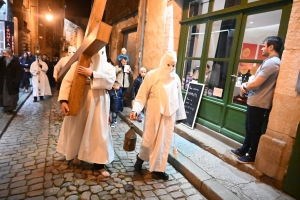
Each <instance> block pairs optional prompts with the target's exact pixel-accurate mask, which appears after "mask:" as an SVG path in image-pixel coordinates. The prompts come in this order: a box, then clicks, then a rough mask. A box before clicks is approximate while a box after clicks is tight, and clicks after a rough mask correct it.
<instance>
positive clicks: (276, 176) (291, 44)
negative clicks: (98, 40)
mask: <svg viewBox="0 0 300 200" xmlns="http://www.w3.org/2000/svg"><path fill="white" fill-rule="evenodd" d="M123 2H124V4H126V2H127V3H128V1H123ZM195 2H196V1H195ZM248 2H254V1H248ZM183 4H184V2H183V0H168V1H160V0H151V1H149V0H148V1H147V0H140V1H139V3H138V5H136V6H138V7H137V12H136V11H135V10H134V9H133V11H132V12H131V13H125V14H124V15H123V16H122V17H120V18H119V19H117V20H114V19H109V18H108V17H106V18H105V20H107V21H106V22H107V23H109V24H111V25H112V26H113V32H112V35H111V40H110V43H109V54H110V56H111V58H112V60H113V61H114V62H115V61H116V57H117V55H118V54H119V53H120V50H121V48H122V47H123V45H124V37H123V35H124V34H123V33H124V29H125V30H126V28H127V27H128V28H130V27H131V26H132V27H134V26H135V27H137V30H136V34H137V37H136V52H137V53H136V58H135V63H134V64H132V63H130V64H131V65H134V74H135V76H137V74H138V68H139V67H140V66H144V67H146V68H147V69H148V70H151V69H154V68H157V67H158V66H159V62H160V58H161V56H162V55H163V53H164V52H165V51H166V50H167V49H173V50H175V51H177V52H179V55H178V57H184V56H183V55H182V53H183V52H180V51H178V49H179V43H180V38H183V39H184V37H185V36H182V35H180V29H181V24H180V21H181V20H182V15H183V12H184V9H186V8H183ZM285 9H289V6H286V8H285ZM108 10H109V7H108ZM299 10H300V1H299V0H294V1H293V3H292V11H291V16H290V20H289V25H288V28H287V35H286V42H285V50H284V53H283V57H282V64H281V66H280V73H279V77H278V80H277V85H276V91H275V96H274V99H273V108H272V111H271V114H270V116H269V123H268V126H267V131H266V134H264V135H263V136H262V137H261V140H260V144H259V149H258V154H257V159H256V162H255V168H256V170H257V171H258V172H259V173H260V174H261V176H267V177H268V178H267V179H268V182H269V183H271V184H272V185H274V186H276V187H279V188H281V187H282V184H283V181H284V178H285V175H286V172H287V169H288V166H289V164H290V157H291V154H292V152H293V144H294V141H295V138H296V136H297V135H296V134H297V127H298V124H299V122H300V98H299V93H297V92H296V91H295V87H296V83H297V79H298V72H299V70H300V67H299V62H300V60H299V58H300V43H299V42H300V37H299V34H298V33H299V25H298V22H299V19H300V12H299ZM135 13H137V14H135ZM133 25H134V26H133ZM177 67H178V66H177ZM298 137H299V136H298Z"/></svg>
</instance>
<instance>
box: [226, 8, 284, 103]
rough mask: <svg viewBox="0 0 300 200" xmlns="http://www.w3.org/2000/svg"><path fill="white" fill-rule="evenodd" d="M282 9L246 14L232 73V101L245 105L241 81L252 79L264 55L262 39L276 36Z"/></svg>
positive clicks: (245, 98)
mask: <svg viewBox="0 0 300 200" xmlns="http://www.w3.org/2000/svg"><path fill="white" fill-rule="evenodd" d="M281 15H282V10H274V11H269V12H264V13H259V14H252V15H248V16H246V18H247V19H246V27H245V30H244V36H243V37H240V38H241V40H242V47H241V50H240V52H238V54H237V56H238V58H237V60H238V63H237V66H238V67H237V68H236V69H235V72H234V73H233V75H232V78H234V79H235V80H234V81H233V82H232V84H233V85H234V86H232V87H233V88H234V89H233V93H232V100H231V102H232V103H235V104H240V105H246V101H247V97H242V96H240V94H239V90H240V89H239V88H240V86H241V84H242V83H244V82H248V81H251V80H253V78H254V75H255V72H256V70H257V68H258V67H259V66H260V64H261V63H262V61H263V60H264V59H265V57H263V56H262V51H261V49H262V46H263V45H262V44H263V40H264V39H265V38H266V37H268V36H277V35H278V32H279V25H280V20H281Z"/></svg>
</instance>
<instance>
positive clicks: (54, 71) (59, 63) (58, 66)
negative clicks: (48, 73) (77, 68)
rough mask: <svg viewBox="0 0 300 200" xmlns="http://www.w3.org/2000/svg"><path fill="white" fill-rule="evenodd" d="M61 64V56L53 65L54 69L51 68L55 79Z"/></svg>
mask: <svg viewBox="0 0 300 200" xmlns="http://www.w3.org/2000/svg"><path fill="white" fill-rule="evenodd" d="M62 65H63V58H61V59H60V60H59V61H58V63H57V64H56V65H55V66H54V69H53V77H54V78H55V79H57V78H58V74H59V71H60V70H61V68H62Z"/></svg>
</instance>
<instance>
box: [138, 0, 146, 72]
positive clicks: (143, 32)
mask: <svg viewBox="0 0 300 200" xmlns="http://www.w3.org/2000/svg"><path fill="white" fill-rule="evenodd" d="M142 3H143V5H142V24H141V38H140V49H139V70H140V69H141V67H142V60H143V47H144V35H145V23H146V6H147V0H142Z"/></svg>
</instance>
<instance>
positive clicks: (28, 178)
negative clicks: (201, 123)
mask: <svg viewBox="0 0 300 200" xmlns="http://www.w3.org/2000/svg"><path fill="white" fill-rule="evenodd" d="M32 100H33V98H32V96H31V97H30V98H28V100H27V101H26V102H25V103H24V105H23V107H22V108H21V109H20V110H19V112H18V113H17V115H16V116H15V117H14V119H13V120H12V122H11V124H10V125H9V126H8V128H7V130H6V132H5V133H4V134H3V136H2V138H1V139H0V199H34V200H39V199H47V200H52V199H60V200H63V199H68V200H73V199H74V200H75V199H93V200H94V199H189V200H197V199H205V198H204V197H203V196H202V195H201V194H200V193H199V192H198V191H197V190H196V189H195V188H194V187H193V186H192V185H191V184H190V183H189V182H188V181H187V180H186V179H185V178H184V177H183V176H182V175H181V174H180V173H178V172H177V171H176V170H175V169H174V168H173V167H172V166H171V165H169V164H168V165H167V171H166V172H167V173H168V174H169V175H170V179H169V180H168V181H163V180H161V179H157V178H156V177H155V176H153V175H152V173H150V172H149V171H148V170H147V168H148V165H147V164H146V163H145V164H144V165H143V168H144V170H143V172H142V174H139V173H137V172H135V171H134V168H133V165H134V162H135V160H136V154H137V150H138V149H139V145H140V142H141V138H140V137H139V136H138V140H137V147H136V151H135V152H126V151H124V150H123V141H124V135H125V133H126V132H127V131H128V129H129V126H128V125H127V124H126V123H125V122H123V121H121V120H120V118H118V123H117V125H116V127H115V128H113V129H112V135H113V140H114V149H115V160H114V162H112V163H111V164H110V165H107V167H108V170H109V171H110V172H111V177H109V178H104V177H103V176H102V175H100V173H99V172H97V171H95V170H94V169H93V164H91V163H84V162H82V164H81V165H80V166H75V165H73V164H72V162H70V161H66V160H65V159H64V157H63V156H62V155H61V154H58V153H57V152H56V144H57V140H58V137H59V131H60V127H61V124H62V120H63V117H62V115H61V111H60V105H59V104H58V103H57V102H56V100H57V94H56V93H55V94H54V96H53V97H52V98H50V99H46V100H44V101H40V102H37V103H33V102H32ZM1 112H2V111H1ZM127 184H130V185H133V186H134V191H133V192H129V191H126V190H125V188H124V186H125V185H127Z"/></svg>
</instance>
